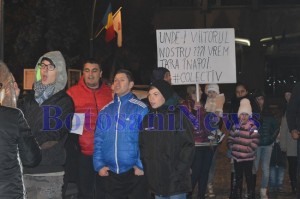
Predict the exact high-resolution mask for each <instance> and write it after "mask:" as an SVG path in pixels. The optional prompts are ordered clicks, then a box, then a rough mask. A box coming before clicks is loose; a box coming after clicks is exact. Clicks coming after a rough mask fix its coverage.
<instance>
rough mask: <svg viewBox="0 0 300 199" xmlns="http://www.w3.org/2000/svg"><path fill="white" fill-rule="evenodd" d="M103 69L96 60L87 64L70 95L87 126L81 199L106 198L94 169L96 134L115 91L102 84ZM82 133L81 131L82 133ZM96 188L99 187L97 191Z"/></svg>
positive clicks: (81, 158) (83, 141) (82, 149)
mask: <svg viewBox="0 0 300 199" xmlns="http://www.w3.org/2000/svg"><path fill="white" fill-rule="evenodd" d="M101 77H102V69H101V67H100V64H99V63H97V61H96V60H93V59H88V60H86V61H85V62H84V64H83V75H82V77H81V79H80V80H79V82H78V84H77V85H75V86H73V87H71V88H70V89H69V90H68V91H67V93H68V94H69V95H70V96H71V97H72V99H73V101H74V105H75V113H81V114H84V117H83V118H84V126H83V131H82V134H81V135H79V148H80V153H79V159H78V160H79V162H78V183H77V184H78V190H79V194H78V198H84V199H90V198H93V195H94V193H95V194H96V198H104V196H103V192H102V191H101V190H103V188H104V187H103V185H101V179H100V177H99V176H98V175H97V174H96V173H95V171H94V168H93V152H94V131H95V125H96V120H97V116H98V112H99V111H100V110H101V109H102V108H103V107H104V106H105V105H106V104H108V103H109V102H110V101H111V100H112V91H111V89H110V88H109V87H108V86H107V85H105V83H104V82H102V81H101ZM79 133H81V132H79ZM95 187H96V188H95Z"/></svg>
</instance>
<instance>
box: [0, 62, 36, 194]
mask: <svg viewBox="0 0 300 199" xmlns="http://www.w3.org/2000/svg"><path fill="white" fill-rule="evenodd" d="M19 92H20V90H19V88H18V85H17V84H16V82H15V79H14V77H13V75H12V74H11V73H10V71H9V69H8V68H7V66H6V65H5V64H4V63H3V62H2V61H0V93H1V94H0V121H1V128H0V162H1V164H0V179H1V180H0V198H26V191H25V186H24V182H23V168H22V167H23V166H35V165H37V164H38V163H39V162H40V161H41V151H40V148H39V146H38V144H37V142H36V140H35V139H34V137H33V135H32V134H31V131H30V128H29V126H28V124H27V121H26V120H25V118H24V115H23V113H22V112H21V111H20V110H19V109H16V108H15V107H16V100H17V98H18V95H19Z"/></svg>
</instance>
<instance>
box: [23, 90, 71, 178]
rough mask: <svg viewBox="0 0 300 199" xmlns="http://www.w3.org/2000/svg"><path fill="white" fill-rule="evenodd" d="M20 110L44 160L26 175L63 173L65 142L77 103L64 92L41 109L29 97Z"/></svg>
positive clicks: (54, 96)
mask: <svg viewBox="0 0 300 199" xmlns="http://www.w3.org/2000/svg"><path fill="white" fill-rule="evenodd" d="M19 105H20V108H21V109H22V110H23V112H24V115H25V118H26V119H27V121H28V124H29V126H30V128H31V130H32V132H33V135H34V136H35V138H36V140H37V142H38V143H39V145H40V146H41V148H42V154H43V157H42V161H41V163H40V164H39V165H38V166H37V167H34V168H26V169H25V170H24V173H26V174H41V173H53V172H60V171H64V168H63V166H64V164H65V161H66V152H65V148H64V144H65V141H66V139H67V136H68V133H69V131H70V128H71V121H72V116H73V113H74V104H73V101H72V99H71V97H70V96H68V95H67V94H66V92H65V91H63V90H61V91H59V92H57V93H55V94H54V95H53V96H51V97H50V98H49V99H47V100H45V101H44V102H43V103H42V105H41V106H39V104H38V103H37V102H36V101H35V99H34V95H33V94H30V95H27V96H25V97H24V98H23V101H22V103H21V104H19Z"/></svg>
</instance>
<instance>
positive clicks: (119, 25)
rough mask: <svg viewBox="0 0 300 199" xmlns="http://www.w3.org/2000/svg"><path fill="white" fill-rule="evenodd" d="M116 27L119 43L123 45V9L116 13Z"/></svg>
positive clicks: (119, 45)
mask: <svg viewBox="0 0 300 199" xmlns="http://www.w3.org/2000/svg"><path fill="white" fill-rule="evenodd" d="M113 21H114V29H115V31H116V32H117V34H118V39H117V45H118V47H121V46H122V21H121V10H120V9H119V10H118V12H117V13H115V14H114V19H113Z"/></svg>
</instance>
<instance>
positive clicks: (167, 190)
mask: <svg viewBox="0 0 300 199" xmlns="http://www.w3.org/2000/svg"><path fill="white" fill-rule="evenodd" d="M172 95H173V90H172V87H171V85H170V84H169V83H168V82H166V81H164V80H157V81H154V82H153V83H152V85H151V87H150V90H149V94H148V98H149V103H150V106H151V107H150V108H151V110H150V112H149V113H148V114H147V115H146V116H145V117H144V119H143V126H142V127H143V128H142V130H141V131H140V136H139V145H140V157H141V160H142V163H143V166H144V173H145V176H146V179H147V181H148V187H149V189H150V191H151V192H152V193H154V195H155V199H175V198H176V199H185V198H186V195H187V193H188V192H190V191H191V190H192V186H191V171H190V168H191V164H192V161H193V158H194V150H195V147H194V139H193V125H192V124H191V123H190V122H189V121H188V118H187V117H185V116H184V115H182V114H181V113H180V111H179V110H178V109H177V108H176V104H172V105H169V102H168V100H169V99H171V97H172ZM171 100H172V99H171Z"/></svg>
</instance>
